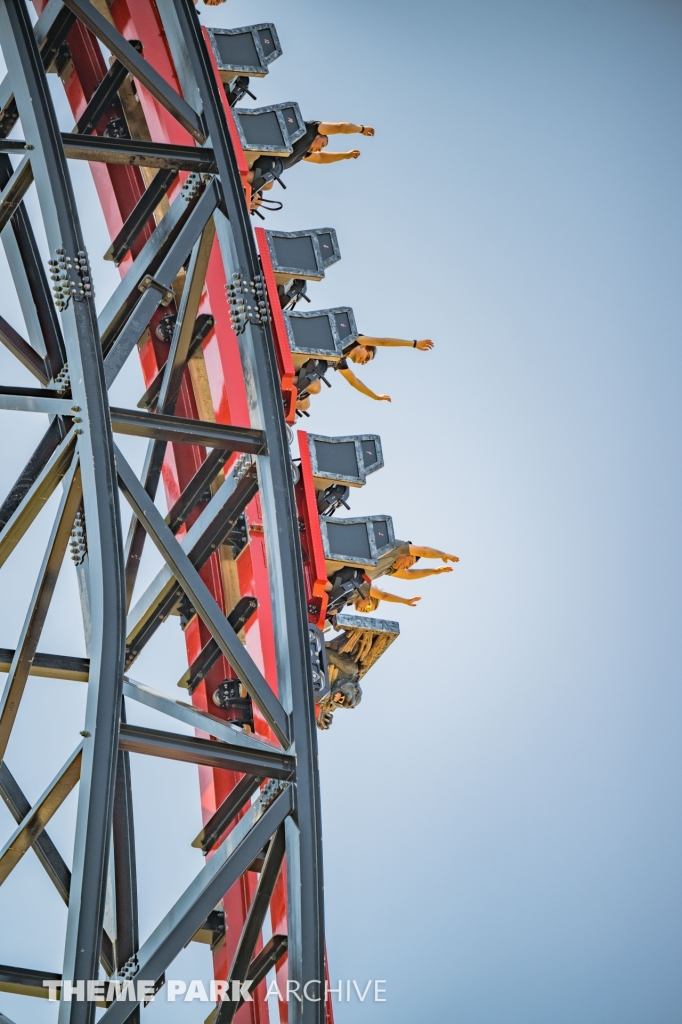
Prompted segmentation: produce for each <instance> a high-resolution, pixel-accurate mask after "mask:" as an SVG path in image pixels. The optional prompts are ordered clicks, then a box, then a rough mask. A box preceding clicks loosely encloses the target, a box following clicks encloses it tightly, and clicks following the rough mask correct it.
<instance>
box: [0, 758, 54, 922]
mask: <svg viewBox="0 0 682 1024" xmlns="http://www.w3.org/2000/svg"><path fill="white" fill-rule="evenodd" d="M0 797H2V799H3V800H4V801H5V804H6V806H7V808H8V809H9V812H10V814H11V815H12V817H13V818H14V820H15V821H16V823H17V824H19V823H20V822H21V821H23V820H24V818H25V817H26V816H27V815H28V814H29V813H30V810H31V805H30V803H29V802H28V800H27V799H26V796H25V795H24V793H23V791H22V789H21V787H20V786H19V784H18V783H17V781H16V779H15V778H14V776H13V775H12V773H11V771H10V770H9V768H8V767H7V764H6V763H5V762H4V761H0ZM33 851H34V853H35V855H36V857H37V858H38V860H39V861H40V863H41V864H42V866H43V867H44V868H45V871H46V872H47V875H48V878H49V879H50V881H51V882H52V884H53V885H54V887H55V889H56V890H57V892H58V893H59V895H60V896H61V898H62V899H63V900H64V903H66V905H67V906H68V903H69V889H70V888H71V872H70V871H69V869H68V867H67V866H66V864H65V863H64V860H63V858H62V856H61V854H60V853H59V851H58V849H57V847H56V846H55V845H54V843H53V842H52V840H51V839H50V837H49V836H48V834H47V832H45V831H43V832H41V833H40V835H39V836H37V837H36V839H35V840H34V842H33Z"/></svg>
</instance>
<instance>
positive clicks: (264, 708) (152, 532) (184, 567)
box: [116, 448, 291, 748]
mask: <svg viewBox="0 0 682 1024" xmlns="http://www.w3.org/2000/svg"><path fill="white" fill-rule="evenodd" d="M116 470H117V472H118V478H119V484H120V486H121V489H122V491H123V493H124V494H125V496H126V498H127V500H128V502H129V503H130V505H131V506H132V509H133V511H134V513H135V515H136V516H137V518H138V519H139V520H140V522H141V523H142V524H143V526H144V528H145V530H146V531H147V533H148V534H149V536H150V538H151V540H152V541H153V543H154V544H155V545H156V547H157V548H158V550H159V551H160V553H161V554H162V555H163V557H164V559H165V561H166V563H167V565H168V567H169V568H170V570H171V572H172V573H173V575H174V576H175V578H176V579H177V581H178V583H179V584H180V586H181V587H182V589H183V590H184V591H185V593H186V594H187V596H188V597H189V599H190V601H191V602H192V604H193V606H194V607H195V608H196V610H197V612H198V613H199V615H200V616H201V618H202V620H203V622H204V623H205V625H206V627H207V629H209V630H210V632H211V633H212V635H213V637H214V638H215V640H216V642H217V643H218V645H219V647H220V649H221V651H222V652H223V654H224V655H225V657H226V658H227V659H228V660H229V662H230V664H231V665H232V666H233V668H234V670H235V672H236V673H237V676H238V677H239V680H240V682H242V683H243V684H244V686H245V687H246V689H247V691H248V692H249V694H250V695H251V697H252V698H253V700H255V702H256V704H257V705H258V707H259V709H260V711H261V714H262V715H263V717H264V718H265V720H266V722H267V723H268V725H269V726H270V728H271V729H272V731H273V732H274V733H275V735H276V736H277V739H278V740H279V741H280V743H281V744H282V746H284V747H285V748H288V747H289V746H290V744H291V741H290V739H289V719H288V717H287V714H286V712H285V710H284V708H283V707H282V705H281V704H280V702H279V701H278V700H277V697H276V696H275V694H274V693H273V691H272V690H271V689H270V687H269V686H268V684H267V682H266V680H265V679H264V677H263V676H262V674H261V672H260V670H259V669H258V666H257V665H256V663H255V662H254V660H253V658H252V657H251V655H250V654H249V653H248V651H247V650H246V648H245V647H244V645H243V644H242V643H241V641H240V639H239V637H238V636H237V634H236V633H235V631H234V630H233V629H232V627H231V626H230V624H229V622H228V621H227V619H226V618H225V615H224V614H223V612H222V610H221V609H220V607H219V606H218V603H217V601H216V600H215V598H214V597H213V595H212V594H211V592H210V591H209V589H208V587H207V586H206V584H205V583H204V581H203V580H202V578H201V576H200V575H199V573H198V572H197V570H196V569H195V568H194V566H193V565H192V563H191V562H190V560H189V558H188V557H187V555H186V554H185V552H184V551H183V549H182V547H181V546H180V544H179V542H178V541H177V540H176V538H175V537H174V536H173V534H172V533H171V531H170V530H169V529H168V527H167V526H166V524H165V522H164V521H163V517H162V515H161V513H160V512H159V510H158V509H157V507H156V505H155V504H154V502H153V501H152V500H151V498H150V497H149V495H148V494H147V492H146V491H145V489H144V487H143V486H142V484H141V483H140V481H139V480H138V479H137V477H136V476H135V474H134V473H133V471H132V469H131V468H130V466H129V465H128V463H127V462H126V460H125V458H124V456H123V455H122V454H121V451H120V450H119V449H118V448H116Z"/></svg>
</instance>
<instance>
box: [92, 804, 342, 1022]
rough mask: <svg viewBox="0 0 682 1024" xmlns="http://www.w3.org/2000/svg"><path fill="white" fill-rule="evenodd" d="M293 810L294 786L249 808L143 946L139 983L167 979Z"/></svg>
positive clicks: (124, 1011)
mask: <svg viewBox="0 0 682 1024" xmlns="http://www.w3.org/2000/svg"><path fill="white" fill-rule="evenodd" d="M293 806H294V804H293V794H292V787H291V786H287V788H286V789H285V790H284V792H283V793H281V794H280V796H278V797H277V799H276V800H275V802H274V803H273V804H272V805H271V806H270V807H269V808H268V809H267V810H266V811H265V812H264V813H263V811H262V809H261V806H260V802H258V803H255V804H253V805H252V806H251V808H250V809H249V810H248V811H247V812H246V814H245V815H244V817H243V818H241V819H240V820H239V821H238V822H237V824H236V825H235V827H234V828H233V830H232V831H231V832H230V834H229V835H228V836H227V837H226V838H225V842H224V843H223V844H222V845H221V846H220V847H219V848H218V849H217V850H216V851H215V853H214V854H213V856H212V857H211V858H210V860H208V861H207V863H206V864H205V865H204V867H203V868H202V869H201V871H200V872H199V874H198V875H197V876H196V878H194V880H193V881H192V882H191V883H190V885H189V886H188V888H187V889H186V890H185V892H184V893H183V895H182V896H181V897H180V899H179V900H178V901H177V902H176V903H175V905H174V906H173V907H172V908H171V910H170V911H169V912H168V914H166V916H165V918H164V919H163V921H161V923H160V924H159V925H158V927H156V928H155V929H154V931H153V932H152V934H151V935H150V936H149V938H148V939H147V940H146V942H144V943H143V944H142V946H141V947H140V951H139V953H138V957H137V959H138V971H137V975H136V976H137V977H138V978H141V979H145V980H151V979H153V978H159V977H160V976H161V975H162V974H163V972H164V971H165V970H166V968H167V967H168V966H169V965H170V964H171V963H172V962H173V960H174V959H175V957H176V956H177V955H178V954H179V953H180V952H181V951H182V949H184V947H185V945H186V944H187V943H188V942H189V941H190V940H191V938H192V936H193V935H194V934H195V933H196V932H197V931H198V930H199V928H200V927H201V925H202V924H203V922H204V921H205V920H206V918H207V917H208V915H209V914H210V912H211V911H212V910H213V908H214V907H215V905H216V904H217V903H218V902H219V900H221V899H222V897H223V895H224V894H225V893H226V892H227V891H228V889H230V887H231V886H232V885H234V883H235V882H236V881H237V879H238V878H240V877H241V875H243V874H244V872H245V871H246V870H247V868H248V866H249V864H251V862H252V861H253V859H254V858H255V857H256V856H257V854H258V853H259V852H260V851H261V850H262V849H263V847H264V846H265V844H266V843H267V841H268V839H269V838H270V836H271V835H272V834H273V832H275V831H276V830H277V829H278V828H279V826H280V825H281V824H282V821H283V820H284V819H285V817H286V816H287V815H289V814H291V812H292V810H293ZM322 977H324V975H322ZM136 1005H137V1004H136V1003H133V1002H127V1001H126V1002H124V1001H120V1002H118V1001H117V1002H115V1003H114V1004H113V1005H112V1006H110V1007H109V1009H108V1010H107V1011H106V1013H105V1014H104V1015H103V1016H102V1017H100V1019H99V1022H98V1024H123V1022H124V1021H126V1020H128V1018H129V1016H130V1014H131V1013H132V1011H133V1009H134V1007H135V1006H136Z"/></svg>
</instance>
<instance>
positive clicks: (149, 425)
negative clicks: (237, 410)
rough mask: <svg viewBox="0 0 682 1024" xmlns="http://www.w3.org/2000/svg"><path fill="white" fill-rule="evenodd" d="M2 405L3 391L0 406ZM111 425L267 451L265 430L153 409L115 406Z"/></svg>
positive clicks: (157, 436) (119, 430)
mask: <svg viewBox="0 0 682 1024" xmlns="http://www.w3.org/2000/svg"><path fill="white" fill-rule="evenodd" d="M2 407H3V406H2V396H1V395H0V408H2ZM40 411H43V410H40ZM111 425H112V427H113V429H114V433H116V434H133V435H135V436H137V437H151V438H154V440H156V441H173V442H174V443H176V444H198V445H202V446H204V447H206V448H222V449H223V451H227V452H246V453H247V454H252V455H262V454H263V453H264V452H265V451H266V444H265V434H264V433H263V431H262V430H251V428H250V427H233V426H231V425H230V424H227V423H213V422H211V421H208V420H195V419H188V418H185V417H184V416H167V415H164V414H163V413H161V412H155V413H149V412H142V411H141V410H139V409H117V408H115V407H114V406H112V407H111Z"/></svg>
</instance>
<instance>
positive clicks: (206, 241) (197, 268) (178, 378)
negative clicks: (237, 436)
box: [125, 218, 216, 609]
mask: <svg viewBox="0 0 682 1024" xmlns="http://www.w3.org/2000/svg"><path fill="white" fill-rule="evenodd" d="M214 237H215V227H214V224H213V218H211V219H210V220H209V221H208V223H207V225H206V227H205V228H204V230H203V231H202V233H201V236H200V237H199V239H198V240H197V241H196V242H195V243H194V249H193V250H192V256H191V257H190V261H189V266H188V268H187V274H186V276H185V286H184V288H183V290H182V298H181V299H180V306H179V308H178V315H177V317H176V320H175V327H174V328H173V336H172V338H171V345H170V350H169V353H168V359H167V360H166V365H165V367H164V370H163V380H162V382H161V390H160V393H159V400H158V403H157V410H156V414H157V415H158V414H164V413H165V414H172V413H174V412H175V405H176V402H177V398H178V395H179V393H180V387H181V385H182V379H183V375H184V373H185V368H186V365H187V359H188V358H189V350H190V345H191V344H192V337H193V334H194V325H195V323H196V318H197V312H198V310H199V303H200V302H201V296H202V293H203V290H204V283H205V281H206V268H207V267H208V261H209V259H210V256H211V249H212V247H213V239H214ZM157 438H158V435H157ZM168 440H169V438H168V437H165V438H162V439H160V440H153V441H152V442H151V443H150V444H149V446H148V447H147V454H146V457H145V463H144V468H143V471H142V474H141V476H142V484H143V486H144V489H145V491H146V492H147V494H148V495H149V496H150V498H152V500H153V499H154V498H155V497H156V491H157V488H158V485H159V480H160V479H161V470H162V467H163V460H164V457H165V454H166V442H167V441H168ZM178 440H182V438H180V437H179V436H178ZM214 447H216V446H214ZM145 537H146V532H145V530H144V527H143V526H142V524H141V523H140V521H139V519H137V518H136V517H135V516H133V517H132V518H131V521H130V526H129V528H128V539H127V541H126V548H125V556H126V609H128V608H130V602H131V600H132V597H133V590H134V589H135V580H136V579H137V571H138V569H139V566H140V559H141V558H142V552H143V550H144V542H145Z"/></svg>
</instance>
